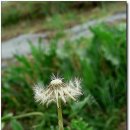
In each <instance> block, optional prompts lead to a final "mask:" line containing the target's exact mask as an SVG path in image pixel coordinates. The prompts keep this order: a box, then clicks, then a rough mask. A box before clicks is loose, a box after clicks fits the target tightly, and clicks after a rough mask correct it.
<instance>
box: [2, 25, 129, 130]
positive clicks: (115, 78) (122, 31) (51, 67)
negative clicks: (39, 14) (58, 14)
mask: <svg viewBox="0 0 130 130" xmlns="http://www.w3.org/2000/svg"><path fill="white" fill-rule="evenodd" d="M91 31H92V33H93V37H92V39H86V38H81V39H78V40H77V41H73V42H70V41H65V43H64V44H62V45H61V44H60V45H59V44H58V39H57V38H56V39H53V40H52V41H51V42H50V45H46V46H45V45H43V44H42V43H41V41H39V42H40V43H39V46H38V47H35V46H33V45H32V44H31V43H30V49H31V55H30V56H28V57H26V56H23V55H16V56H15V58H16V61H17V65H13V66H10V67H9V68H8V69H7V70H5V71H4V73H3V75H2V93H3V94H2V107H3V110H4V111H3V115H6V114H7V113H9V112H10V111H12V112H14V111H13V110H14V108H15V112H14V113H16V114H19V113H21V112H22V113H25V112H26V113H27V112H30V111H41V112H43V113H44V116H42V117H41V116H37V117H36V118H35V119H34V118H31V117H30V118H29V119H30V122H28V121H27V120H26V119H25V120H24V119H23V120H22V124H23V127H28V128H35V129H37V130H41V129H43V128H44V129H46V130H50V129H52V130H53V129H56V128H57V114H56V108H55V105H53V104H52V105H51V106H50V107H48V108H46V107H44V106H40V105H37V104H36V103H35V102H34V98H33V91H32V86H33V85H34V84H35V83H36V82H41V83H44V84H47V83H48V82H49V80H50V76H51V74H52V73H54V74H57V73H59V74H60V75H61V76H63V77H64V80H69V79H70V78H73V77H74V76H78V77H81V78H82V87H83V88H82V89H83V93H84V95H83V96H81V98H80V99H79V100H80V102H77V103H71V102H69V103H68V104H67V105H63V106H64V109H63V116H64V125H65V128H66V129H69V130H71V129H72V130H93V129H94V130H115V129H117V128H118V125H119V124H120V123H121V122H124V121H125V118H126V114H125V113H126V112H125V109H126V84H127V81H126V68H127V64H126V28H125V26H120V25H119V26H110V25H104V24H102V25H98V26H96V27H92V28H91ZM81 118H82V119H81ZM25 122H26V123H27V124H28V126H26V123H25ZM69 122H70V123H69Z"/></svg>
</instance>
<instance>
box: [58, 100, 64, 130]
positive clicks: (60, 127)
mask: <svg viewBox="0 0 130 130" xmlns="http://www.w3.org/2000/svg"><path fill="white" fill-rule="evenodd" d="M58 104H59V107H57V109H58V124H59V130H64V127H63V117H62V108H61V99H58Z"/></svg>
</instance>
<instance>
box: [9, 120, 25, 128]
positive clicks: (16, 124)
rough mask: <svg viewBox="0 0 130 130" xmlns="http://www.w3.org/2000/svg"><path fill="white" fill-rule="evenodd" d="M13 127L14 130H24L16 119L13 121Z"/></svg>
mask: <svg viewBox="0 0 130 130" xmlns="http://www.w3.org/2000/svg"><path fill="white" fill-rule="evenodd" d="M11 126H12V129H13V130H23V127H22V125H21V124H20V123H19V122H18V121H17V120H15V119H13V120H12V121H11Z"/></svg>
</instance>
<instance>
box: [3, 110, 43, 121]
mask: <svg viewBox="0 0 130 130" xmlns="http://www.w3.org/2000/svg"><path fill="white" fill-rule="evenodd" d="M29 116H43V113H41V112H31V113H26V114H22V115H18V116H13V115H7V116H4V117H2V118H1V120H2V121H5V120H9V119H11V118H14V119H20V118H25V117H29Z"/></svg>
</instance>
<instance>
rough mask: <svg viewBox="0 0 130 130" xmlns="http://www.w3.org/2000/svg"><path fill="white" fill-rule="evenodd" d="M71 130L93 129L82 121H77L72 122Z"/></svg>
mask: <svg viewBox="0 0 130 130" xmlns="http://www.w3.org/2000/svg"><path fill="white" fill-rule="evenodd" d="M71 130H93V128H92V127H90V126H88V124H87V123H86V122H84V121H83V120H82V119H79V120H72V122H71Z"/></svg>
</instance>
